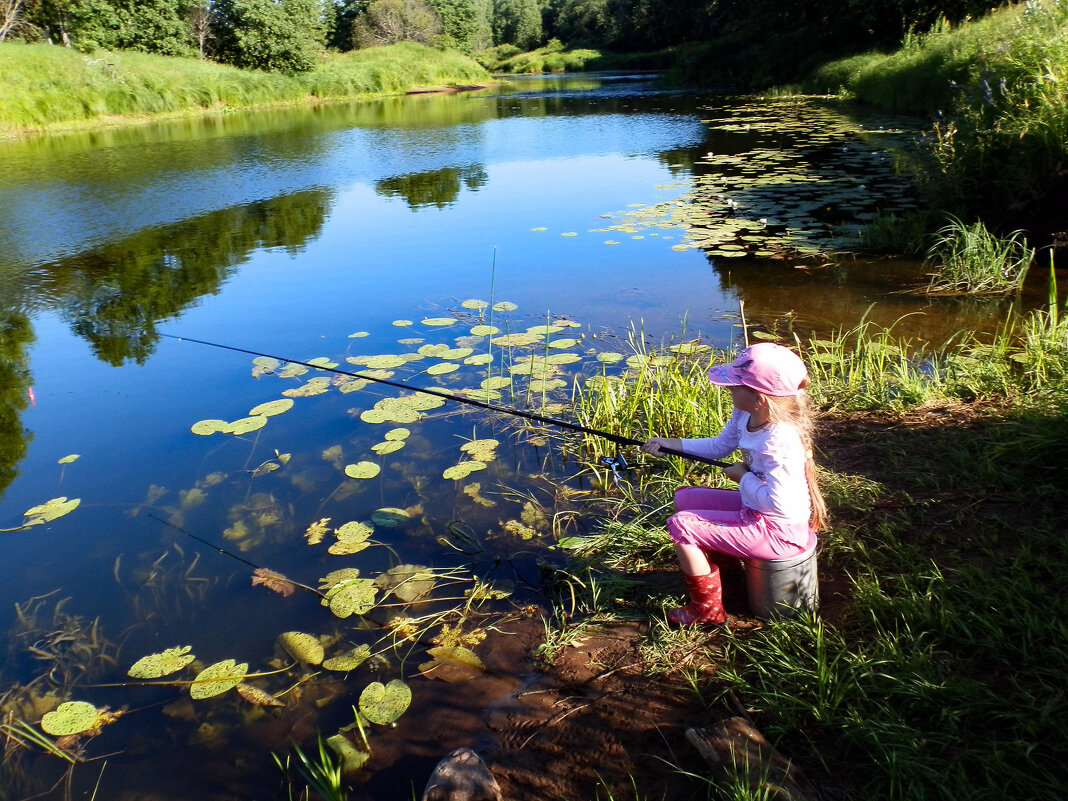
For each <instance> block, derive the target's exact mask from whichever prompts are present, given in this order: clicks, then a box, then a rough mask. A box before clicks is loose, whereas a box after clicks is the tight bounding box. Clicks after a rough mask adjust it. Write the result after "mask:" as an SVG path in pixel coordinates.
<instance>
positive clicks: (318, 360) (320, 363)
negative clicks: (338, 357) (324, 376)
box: [307, 356, 337, 370]
mask: <svg viewBox="0 0 1068 801" xmlns="http://www.w3.org/2000/svg"><path fill="white" fill-rule="evenodd" d="M307 363H308V364H310V365H312V366H313V367H323V368H326V369H327V370H333V369H334V368H335V367H337V362H332V361H330V359H328V358H327V357H326V356H316V357H315V358H314V359H308V361H307Z"/></svg>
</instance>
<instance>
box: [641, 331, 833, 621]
mask: <svg viewBox="0 0 1068 801" xmlns="http://www.w3.org/2000/svg"><path fill="white" fill-rule="evenodd" d="M708 378H709V380H710V381H711V382H712V383H713V384H716V385H717V386H721V387H726V388H727V389H728V390H729V391H730V393H731V401H732V402H733V403H734V411H733V412H732V414H731V417H730V420H728V421H727V424H726V426H724V428H723V430H722V431H721V432H720V433H719V434H718V435H717V436H715V437H711V438H708V439H669V438H664V437H654V438H652V439H650V440H648V441H646V442H645V444H644V445H643V446H642V450H644V451H645V452H646V453H648V454H651V455H653V456H661V455H663V451H662V449H670V450H674V451H680V452H682V453H685V454H690V455H694V456H701V457H705V458H711V459H721V458H723V457H724V456H727V455H729V454H731V453H733V452H734V451H735V450H738V451H740V452H741V456H742V461H741V462H737V463H735V464H732V465H730V466H729V467H725V468H723V472H724V474H725V475H726V476H727V477H728V478H729V479H731V480H732V481H735V482H737V483H738V489H737V490H726V489H714V488H711V487H681V488H679V489H678V490H676V492H675V509H676V512H675V514H673V515H672V516H671V517H669V518H668V521H667V526H668V531H669V532H670V533H671V539H672V540H673V541H674V543H675V554H676V556H678V560H679V567H680V568H681V569H682V573H683V577H684V578H685V579H686V586H687V588H688V589H689V592H690V603H689V604H687V605H686V606H683V607H681V608H678V609H671V610H669V611H668V613H667V619H668V620H669V621H670V622H672V623H680V624H690V623H723V622H725V621H726V619H727V613H726V612H725V611H724V609H723V587H722V584H721V581H720V573H719V566H718V565H717V564H716V563H715V561H714V558H713V559H710V558H709V555H708V554H707V553H706V551H712V552H715V553H717V554H725V555H727V556H730V557H736V558H740V559H789V558H790V557H793V556H799V555H800V554H803V553H806V552H807V551H809V550H810V549H811V548H813V547H815V544H816V532H817V531H818V530H819V528H820V525H821V524H822V522H823V519H824V517H825V515H826V505H825V504H824V502H823V496H822V495H821V494H820V490H819V486H818V485H817V483H816V464H815V462H814V461H813V459H812V427H813V424H812V413H811V410H810V407H809V403H808V393H807V392H806V391H805V389H806V387H808V384H809V378H808V370H807V369H806V368H805V364H804V362H802V361H801V359H800V358H799V357H798V356H797V354H795V353H794V352H793V351H791V350H789V349H788V348H784V347H783V346H782V345H775V344H772V343H769V342H765V343H760V344H758V345H753V346H751V347H748V348H746V349H745V350H744V351H742V352H741V354H739V356H738V358H737V359H735V360H734V361H733V362H732V363H731V364H721V365H715V366H713V367H712V368H711V369H710V370H709V371H708Z"/></svg>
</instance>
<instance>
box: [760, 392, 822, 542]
mask: <svg viewBox="0 0 1068 801" xmlns="http://www.w3.org/2000/svg"><path fill="white" fill-rule="evenodd" d="M764 398H765V399H766V400H767V401H768V411H769V418H770V420H771V422H773V423H788V424H790V425H792V426H793V427H794V428H796V429H797V433H798V434H799V435H800V436H801V444H802V445H804V447H805V480H806V481H807V483H808V497H809V501H810V504H811V506H812V514H811V517H810V518H809V526H811V528H812V530H813V531H819V530H820V529H821V528H823V525H824V524H825V523H826V522H827V502H826V501H824V500H823V493H822V492H820V485H819V479H818V476H817V472H816V460H815V459H814V458H813V456H812V444H813V431H814V430H815V428H816V421H815V415H814V414H813V412H812V405H811V404H810V403H809V400H808V393H807V392H806V391H805V390H804V389H802V390H801V391H799V392H798V393H797V394H796V395H787V396H785V397H775V396H772V395H764Z"/></svg>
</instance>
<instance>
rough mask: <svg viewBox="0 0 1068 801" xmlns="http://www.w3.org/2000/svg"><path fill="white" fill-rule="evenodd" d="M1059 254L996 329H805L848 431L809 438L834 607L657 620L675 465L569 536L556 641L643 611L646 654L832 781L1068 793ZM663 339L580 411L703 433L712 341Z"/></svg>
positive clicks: (832, 419)
mask: <svg viewBox="0 0 1068 801" xmlns="http://www.w3.org/2000/svg"><path fill="white" fill-rule="evenodd" d="M1052 268H1053V265H1052V263H1051V265H1050V289H1049V291H1050V295H1049V298H1050V299H1049V303H1048V305H1047V308H1046V309H1044V310H1040V311H1037V312H1033V313H1030V314H1028V315H1026V316H1018V315H1016V314H1015V313H1010V314H1009V316H1008V317H1007V318H1006V320H1005V324H1004V326H1003V328H1002V330H1001V332H1000V333H999V334H998V335H997V336H994V337H992V338H989V339H985V340H980V339H978V338H976V337H975V336H973V335H970V334H969V335H962V336H961V337H959V338H956V339H955V340H954V341H952V342H949V343H945V345H943V346H941V347H932V346H924V347H920V346H919V345H918V344H916V343H913V342H909V341H907V340H903V339H901V338H899V337H896V336H895V335H894V333H893V330H892V329H890V330H883V329H877V328H875V327H873V326H871V325H868V324H866V323H865V322H863V321H862V322H861V324H859V325H858V326H857V327H856V328H854V329H853V330H851V331H845V332H840V333H838V334H835V335H832V336H829V337H827V338H826V339H817V340H813V341H809V342H804V341H801V342H798V343H795V345H797V346H798V347H799V348H800V350H801V352H802V353H803V354H804V355H805V358H806V360H807V361H808V363H809V365H810V367H811V371H812V375H813V395H814V397H815V398H816V399H817V401H818V402H819V405H820V407H821V408H822V409H823V411H824V421H823V426H824V429H825V431H827V432H828V433H829V432H834V433H835V434H836V435H837V441H838V443H839V445H838V446H837V447H831V445H828V446H827V447H828V450H826V451H825V452H824V454H823V457H822V461H823V462H824V467H823V470H822V480H823V481H822V483H823V485H824V491H825V494H826V497H827V500H828V503H829V505H830V507H831V511H832V519H831V526H830V529H829V530H828V531H827V532H826V533H825V534H824V535H823V551H822V554H821V568H822V570H821V572H822V573H823V574H824V575H827V574H828V573H829V572H833V573H834V574H836V575H837V576H838V580H839V585H838V587H839V591H840V593H841V595H842V596H843V598H844V600H843V601H840V602H839V605H838V608H837V609H836V610H835V611H834V612H833V613H831V614H830V616H826V615H825V616H824V617H817V616H808V617H802V618H799V619H794V620H780V621H774V622H766V623H764V624H763V625H762V626H761V627H759V628H757V629H752V630H740V631H736V632H734V633H732V634H730V635H728V636H727V638H726V639H724V638H723V635H721V634H715V633H709V632H704V633H702V632H701V631H700V630H697V629H693V628H683V629H672V628H670V627H667V626H665V625H664V624H663V621H662V616H661V612H660V610H661V609H662V607H663V606H664V605H665V604H667V603H670V602H672V600H673V599H672V597H671V595H672V593H673V592H674V593H677V591H678V588H675V589H674V590H672V589H667V590H665V589H664V587H663V586H661V583H657V582H653V581H651V580H650V579H646V578H645V577H646V576H648V575H649V574H650V573H652V572H656V571H663V570H670V569H671V568H672V562H673V558H672V549H671V545H670V540H669V538H668V535H667V533H666V531H665V530H664V528H663V525H662V522H663V518H664V517H665V516H666V514H667V511H668V498H669V497H670V496H669V492H670V487H671V486H672V485H673V484H675V483H678V476H677V475H676V476H672V475H665V476H661V478H660V479H658V480H654V479H651V478H647V479H646V480H645V481H641V482H638V481H636V482H634V483H633V484H632V486H631V488H630V491H629V494H628V493H626V492H624V493H623V496H622V501H621V503H620V507H619V511H618V513H617V514H616V515H615V516H614V517H613V518H612V519H607V520H605V521H604V523H603V524H602V526H601V528H600V529H599V530H597V531H595V532H594V533H593V534H592V535H590V536H588V537H585V538H583V539H582V540H581V541H579V542H569V543H567V545H568V547H569V548H570V549H571V552H572V554H573V556H574V559H573V561H572V568H571V569H573V570H574V571H575V572H574V574H573V575H574V576H576V577H580V578H581V580H577V579H576V580H572V581H571V582H570V584H569V585H568V589H567V602H566V604H560V605H558V609H559V610H560V612H559V614H558V616H557V618H556V620H555V621H554V622H553V624H552V626H550V631H551V640H552V642H555V643H557V644H560V643H563V642H566V641H567V639H568V637H569V636H579V635H580V632H581V627H582V626H584V625H588V622H589V621H590V620H596V621H602V622H603V621H611V620H613V619H616V620H622V619H633V618H634V617H635V616H640V615H642V614H644V615H645V616H646V617H647V618H648V619H649V620H650V621H651V622H650V627H649V633H648V634H647V635H646V636H645V638H644V640H643V642H642V643H641V653H642V655H643V658H644V660H645V664H646V670H647V672H648V673H649V674H650V675H658V674H660V673H664V672H678V671H684V672H685V673H686V675H688V676H690V677H691V683H692V685H693V688H694V692H695V700H694V703H695V704H696V705H704V706H709V707H711V708H710V709H709V710H708V711H707V712H706V713H705V714H706V715H708V716H709V717H711V718H715V717H724V716H727V715H730V714H736V712H735V706H734V704H736V701H735V702H734V703H733V704H732V703H729V702H728V701H727V698H728V696H729V694H730V693H732V694H733V697H734V698H735V699H737V700H740V701H741V703H742V704H743V705H744V706H745V707H746V708H747V709H748V710H749V711H750V714H751V715H752V716H753V717H754V719H755V722H756V724H757V725H758V727H759V728H760V729H761V730H762V731H763V732H764V733H765V734H766V735H768V736H769V737H770V738H771V739H772V741H773V742H775V743H777V744H778V746H779V747H780V749H781V750H782V751H784V752H785V753H787V754H789V755H790V757H791V758H793V759H794V760H796V761H798V762H799V763H800V764H801V765H802V766H803V768H804V770H805V772H806V774H807V775H808V776H809V778H810V779H813V780H815V782H816V783H817V785H820V784H823V785H825V786H826V787H830V788H833V789H834V792H835V793H836V794H841V795H842V796H843V797H873V798H880V799H882V798H885V799H901V800H902V801H913V799H934V798H938V799H946V798H953V799H968V800H969V801H970V800H971V799H975V800H976V801H979V800H980V799H983V800H985V799H991V801H993V800H994V799H1001V798H1004V797H1006V796H1007V795H1011V797H1013V798H1019V799H1053V798H1060V797H1063V795H1064V791H1065V788H1066V787H1068V770H1066V768H1065V766H1064V764H1063V760H1061V759H1060V758H1059V756H1058V754H1059V753H1060V752H1062V751H1063V750H1064V748H1065V747H1068V723H1066V721H1068V696H1066V695H1065V693H1064V691H1063V676H1064V675H1065V673H1066V672H1068V645H1066V643H1068V622H1066V621H1068V578H1066V577H1068V546H1066V545H1065V540H1064V537H1063V535H1062V532H1063V531H1064V529H1065V527H1066V526H1068V510H1066V509H1065V507H1064V505H1063V503H1061V502H1060V498H1061V491H1060V488H1061V487H1063V485H1064V483H1065V480H1066V479H1068V470H1065V468H1064V467H1062V466H1061V465H1062V464H1063V462H1064V458H1063V451H1064V443H1065V442H1068V412H1066V411H1065V405H1064V398H1065V395H1066V394H1068V320H1066V318H1065V315H1064V309H1063V308H1061V307H1060V305H1059V301H1058V296H1057V287H1056V282H1055V273H1054V272H1053V269H1052ZM635 341H636V342H640V338H637V337H636V338H635ZM638 349H639V350H641V348H640V346H639V347H638ZM656 355H658V354H649V353H645V352H644V351H643V356H644V357H646V358H645V359H639V360H637V361H635V362H633V363H632V364H633V366H632V368H631V370H630V372H629V374H628V375H626V376H625V377H623V378H621V379H618V380H616V381H613V382H607V381H604V380H602V381H594V382H593V383H592V384H591V385H588V386H587V388H586V389H585V391H584V393H583V394H584V398H583V403H584V406H583V408H584V409H586V410H587V414H588V415H590V419H591V420H593V419H596V420H597V421H598V424H599V427H604V428H609V429H612V430H619V431H628V432H632V433H633V434H638V433H639V432H641V431H643V430H646V429H648V428H650V425H653V426H659V425H664V426H669V428H666V429H661V430H659V431H658V433H665V434H675V435H681V436H694V435H701V434H703V433H706V431H708V429H707V428H705V422H706V421H704V420H702V418H701V417H700V416H696V417H694V416H684V415H681V414H680V408H681V407H684V406H688V405H690V403H689V401H690V400H696V398H697V397H698V396H696V395H695V394H694V392H695V390H693V389H686V386H687V385H688V384H690V383H692V382H695V381H696V380H697V379H698V378H700V376H699V374H698V369H699V368H698V365H699V366H700V367H703V366H704V363H705V360H706V359H707V357H708V354H701V355H700V357H699V358H697V359H696V360H695V359H694V357H693V356H692V355H690V356H687V357H685V358H683V357H680V355H679V354H671V358H669V359H666V360H664V361H662V362H656V361H655V356H656ZM650 357H652V358H650ZM680 392H681V393H683V394H682V397H681V399H680V398H679V397H676V396H677V395H678V394H679V393H680ZM658 407H665V410H666V411H665V412H664V415H663V416H660V415H659V413H658V412H657V411H656V410H657V409H658ZM613 415H617V416H618V417H619V418H620V419H618V420H615V421H614V422H613V420H612V416H613ZM651 421H656V422H651ZM872 421H875V427H874V428H873V427H872V426H873V422H872ZM671 426H680V427H679V428H673V427H671ZM842 443H845V445H846V447H845V448H844V450H843V449H842V447H841V444H842ZM817 444H819V443H817ZM843 456H845V457H848V458H847V461H845V462H844V463H842V466H841V467H839V468H838V469H835V466H836V464H838V463H839V462H838V460H839V459H841V458H843ZM625 510H629V512H628V511H625ZM825 600H826V599H825ZM553 627H556V628H553ZM568 631H570V632H572V634H571V635H569V634H568ZM728 691H729V693H728ZM639 785H640V781H639ZM1006 788H1011V790H1010V789H1006Z"/></svg>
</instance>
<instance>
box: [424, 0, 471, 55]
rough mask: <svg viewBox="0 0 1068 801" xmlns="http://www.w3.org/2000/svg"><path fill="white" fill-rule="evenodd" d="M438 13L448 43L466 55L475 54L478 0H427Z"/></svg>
mask: <svg viewBox="0 0 1068 801" xmlns="http://www.w3.org/2000/svg"><path fill="white" fill-rule="evenodd" d="M427 2H428V3H429V5H430V7H431V8H433V9H434V11H436V12H437V15H438V18H439V19H440V20H441V27H442V28H443V29H444V32H445V36H446V37H447V43H448V44H449V45H450V46H451V47H455V48H456V49H457V50H460V51H462V52H464V53H467V54H471V53H473V52H475V43H476V41H477V40H478V30H479V24H478V19H479V13H478V3H477V0H427Z"/></svg>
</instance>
